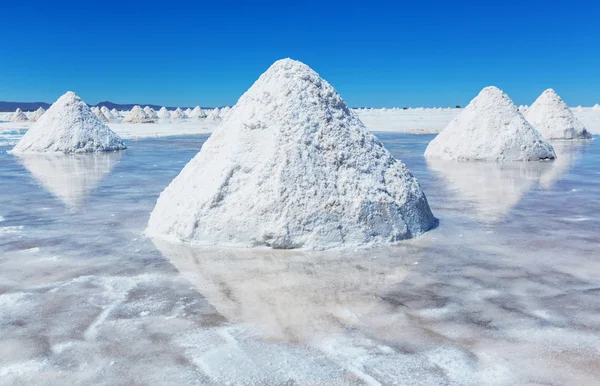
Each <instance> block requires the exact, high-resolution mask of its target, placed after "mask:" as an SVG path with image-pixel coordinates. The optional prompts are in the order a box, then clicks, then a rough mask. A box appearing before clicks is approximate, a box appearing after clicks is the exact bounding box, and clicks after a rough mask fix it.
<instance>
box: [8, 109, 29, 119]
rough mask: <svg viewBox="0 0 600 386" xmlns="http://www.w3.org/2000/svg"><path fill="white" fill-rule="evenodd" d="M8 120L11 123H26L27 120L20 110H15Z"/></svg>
mask: <svg viewBox="0 0 600 386" xmlns="http://www.w3.org/2000/svg"><path fill="white" fill-rule="evenodd" d="M10 120H11V121H12V122H27V121H28V120H29V119H28V118H27V115H25V113H24V112H22V111H21V109H20V108H17V109H16V110H15V112H14V113H13V114H12V115H11V117H10Z"/></svg>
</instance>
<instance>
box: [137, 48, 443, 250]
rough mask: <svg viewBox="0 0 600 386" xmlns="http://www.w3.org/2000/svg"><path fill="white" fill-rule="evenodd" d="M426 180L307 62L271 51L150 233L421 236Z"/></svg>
mask: <svg viewBox="0 0 600 386" xmlns="http://www.w3.org/2000/svg"><path fill="white" fill-rule="evenodd" d="M434 222H435V219H434V217H433V215H432V213H431V210H430V209H429V205H428V203H427V199H426V198H425V195H424V194H423V191H422V190H421V188H420V186H419V183H418V182H417V180H416V179H415V178H414V177H413V175H412V174H411V173H410V171H409V170H408V169H407V168H406V166H404V164H402V162H400V161H398V160H396V159H395V158H394V157H393V156H392V155H391V154H390V153H389V152H388V151H387V150H386V149H385V148H384V147H383V145H382V144H381V142H379V141H378V140H377V138H375V137H374V136H373V135H372V134H370V133H369V132H368V131H367V129H366V128H365V126H364V125H363V123H362V122H361V121H360V120H359V119H358V117H357V116H356V115H355V114H354V113H353V112H351V111H350V109H349V108H348V106H347V105H346V104H345V103H344V101H343V100H342V98H341V97H340V96H339V95H338V93H337V92H336V91H335V90H334V88H333V87H331V86H330V85H329V83H327V82H326V81H325V80H323V79H321V77H320V76H319V75H318V74H317V73H316V72H314V71H313V70H312V69H311V68H309V67H308V66H306V65H305V64H303V63H300V62H297V61H294V60H291V59H283V60H279V61H277V62H275V63H274V64H273V65H272V66H271V67H270V68H269V69H268V70H267V71H266V72H265V73H264V74H262V75H261V77H260V78H259V79H258V80H257V81H256V82H255V83H254V85H253V86H252V87H251V88H250V89H249V90H248V91H247V92H246V93H245V94H244V95H243V96H242V97H241V98H240V99H239V101H238V103H237V104H236V105H235V107H234V108H233V109H232V110H231V112H230V114H229V116H228V118H227V120H225V121H224V122H223V123H222V124H221V125H220V126H219V127H218V128H217V129H216V131H215V132H214V133H213V134H212V136H211V137H210V138H209V139H208V140H207V141H206V142H205V143H204V145H203V146H202V149H201V150H200V152H199V153H198V154H197V155H196V156H195V157H194V159H192V160H191V161H190V162H189V163H188V164H187V165H186V166H185V168H184V169H183V170H182V172H181V173H180V174H179V176H177V177H176V178H175V179H174V180H173V181H172V182H171V184H170V185H169V186H168V187H167V188H166V189H165V190H164V191H163V192H162V194H161V195H160V197H159V199H158V202H157V204H156V207H155V208H154V211H153V212H152V215H151V217H150V222H149V226H148V233H149V234H150V235H152V236H158V237H161V238H167V239H171V240H182V241H186V242H191V243H197V244H207V245H211V244H212V245H228V246H237V247H256V246H268V247H272V248H311V249H326V248H336V247H356V246H361V245H373V244H380V243H390V242H396V241H398V240H402V239H406V238H410V237H413V236H416V235H419V234H421V233H423V232H425V231H427V230H428V229H430V228H431V227H432V226H433V225H434Z"/></svg>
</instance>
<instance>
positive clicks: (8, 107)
mask: <svg viewBox="0 0 600 386" xmlns="http://www.w3.org/2000/svg"><path fill="white" fill-rule="evenodd" d="M50 105H51V104H50V103H46V102H3V101H0V112H13V111H15V110H16V109H17V108H20V109H21V110H23V111H34V110H37V109H38V108H40V107H43V108H44V109H46V110H47V109H48V107H50ZM136 105H139V106H142V107H146V106H150V107H152V108H153V109H154V110H157V111H158V110H159V109H160V108H161V107H162V106H160V105H153V104H144V103H127V104H119V103H113V102H110V101H104V102H99V103H96V104H95V105H90V107H91V106H98V107H101V106H106V107H107V108H108V109H109V110H112V109H113V108H114V109H117V110H131V109H132V108H133V106H136ZM166 107H167V109H169V110H175V109H176V108H177V107H181V109H183V110H185V109H187V108H190V109H193V108H194V107H196V106H166ZM201 107H202V108H203V109H212V108H213V107H208V106H201Z"/></svg>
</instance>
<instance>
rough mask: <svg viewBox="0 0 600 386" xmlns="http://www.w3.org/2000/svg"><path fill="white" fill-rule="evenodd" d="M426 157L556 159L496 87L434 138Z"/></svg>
mask: <svg viewBox="0 0 600 386" xmlns="http://www.w3.org/2000/svg"><path fill="white" fill-rule="evenodd" d="M425 156H426V157H430V158H439V159H447V160H450V159H454V160H460V161H533V160H540V159H554V158H555V154H554V150H553V149H552V146H551V145H550V144H549V143H548V142H546V140H544V138H542V136H541V135H540V133H538V132H537V131H536V130H535V129H534V128H533V127H532V126H531V125H530V124H529V123H528V122H527V121H526V120H525V118H524V117H523V116H522V115H521V113H519V110H518V109H517V106H515V104H514V103H513V101H512V100H511V99H510V98H509V97H508V95H506V94H505V93H503V92H502V91H501V90H499V89H498V88H496V87H493V86H492V87H486V88H484V89H483V90H481V92H480V93H479V95H477V97H475V98H474V99H473V100H472V101H471V103H469V105H468V106H467V107H465V108H464V109H463V110H462V111H461V112H460V114H459V115H458V116H457V117H455V118H454V119H453V120H452V121H451V122H450V123H449V124H448V126H447V127H446V128H445V129H444V130H442V132H441V133H440V134H438V136H437V137H435V138H434V139H433V141H431V142H430V143H429V146H427V149H426V150H425Z"/></svg>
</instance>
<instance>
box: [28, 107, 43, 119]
mask: <svg viewBox="0 0 600 386" xmlns="http://www.w3.org/2000/svg"><path fill="white" fill-rule="evenodd" d="M45 112H46V110H45V109H44V108H43V107H40V108H38V109H37V110H35V112H34V113H33V114H32V115H31V117H29V120H30V121H31V122H37V120H38V119H40V117H41V116H42V115H44V113H45Z"/></svg>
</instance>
